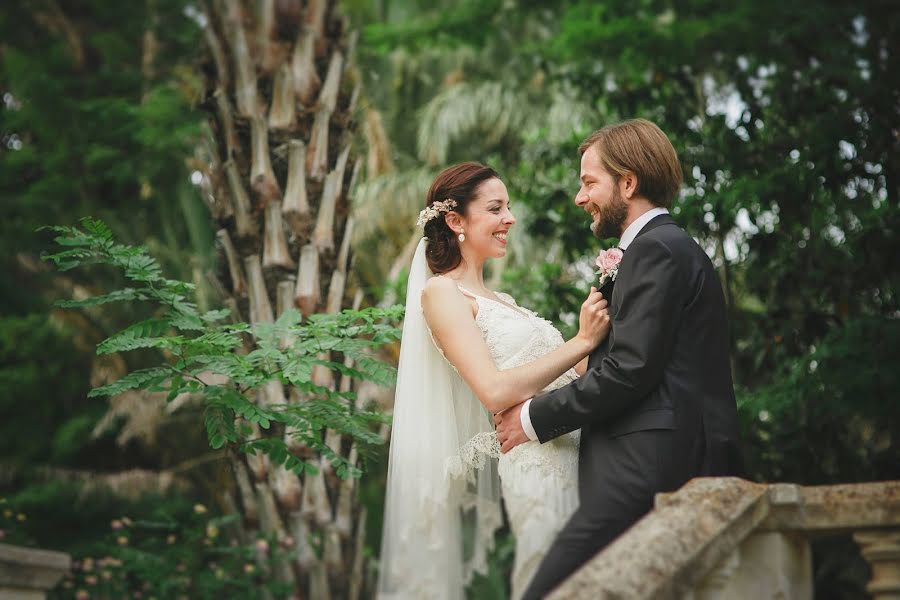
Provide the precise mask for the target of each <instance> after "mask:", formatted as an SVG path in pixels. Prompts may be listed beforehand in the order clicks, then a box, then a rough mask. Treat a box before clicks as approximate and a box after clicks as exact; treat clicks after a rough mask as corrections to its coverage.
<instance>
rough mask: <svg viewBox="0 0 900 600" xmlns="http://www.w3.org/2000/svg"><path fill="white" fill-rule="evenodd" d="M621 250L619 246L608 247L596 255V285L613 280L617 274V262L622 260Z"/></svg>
mask: <svg viewBox="0 0 900 600" xmlns="http://www.w3.org/2000/svg"><path fill="white" fill-rule="evenodd" d="M622 256H623V252H622V249H621V248H610V249H609V250H603V251H602V252H600V254H598V255H597V261H596V264H597V266H598V267H599V268H600V270H599V271H597V272H596V274H597V275H599V276H600V281H599V283H598V285H600V286H602V285H603V284H604V283H606V282H607V281H609V280H612V281H615V280H616V275H618V274H619V263H620V262H621V261H622Z"/></svg>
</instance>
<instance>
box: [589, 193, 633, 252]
mask: <svg viewBox="0 0 900 600" xmlns="http://www.w3.org/2000/svg"><path fill="white" fill-rule="evenodd" d="M597 214H598V215H599V218H598V219H597V220H596V221H595V222H594V226H593V227H591V230H592V231H593V232H594V235H595V236H597V238H599V239H601V240H605V239H606V238H613V237H619V236H621V235H622V230H623V225H625V219H627V218H628V205H627V204H626V203H625V201H624V200H622V195H621V194H620V193H619V187H618V186H616V187H614V188H613V195H612V198H610V200H609V202H607V203H606V204H603V205H602V206H598V207H597Z"/></svg>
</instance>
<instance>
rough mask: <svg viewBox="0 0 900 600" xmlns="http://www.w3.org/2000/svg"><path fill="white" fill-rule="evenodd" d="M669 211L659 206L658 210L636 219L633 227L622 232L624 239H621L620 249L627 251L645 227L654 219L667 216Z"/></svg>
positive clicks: (655, 209)
mask: <svg viewBox="0 0 900 600" xmlns="http://www.w3.org/2000/svg"><path fill="white" fill-rule="evenodd" d="M667 214H669V211H668V210H667V209H665V208H663V207H661V206H657V207H656V208H651V209H650V210H648V211H647V212H645V213H644V214H642V215H641V216H639V217H638V218H637V219H635V220H634V221H633V222H632V223H631V225H629V226H628V227H626V228H625V231H623V232H622V237H620V238H619V248H621V249H622V250H625V249H626V248H628V246H630V245H631V242H633V241H634V238H636V237H637V234H639V233H640V232H641V229H643V228H644V225H646V224H647V223H649V222H650V221H651V220H652V219H653V217H657V216H659V215H667Z"/></svg>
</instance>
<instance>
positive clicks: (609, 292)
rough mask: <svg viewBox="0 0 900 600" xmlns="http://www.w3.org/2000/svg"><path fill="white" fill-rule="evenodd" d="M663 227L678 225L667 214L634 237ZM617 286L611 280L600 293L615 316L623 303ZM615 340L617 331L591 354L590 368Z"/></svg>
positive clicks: (610, 333) (652, 221)
mask: <svg viewBox="0 0 900 600" xmlns="http://www.w3.org/2000/svg"><path fill="white" fill-rule="evenodd" d="M661 225H676V226H677V223H675V220H674V219H673V218H672V217H671V216H670V215H667V214H662V215H657V216H655V217H653V218H652V219H650V221H648V222H647V224H646V225H644V227H643V228H642V229H641V230H640V231H639V232H638V233H637V235H636V236H634V239H635V240H636V239H637V238H639V237H640V236H642V235H644V234H645V233H647V232H649V231H653V230H654V229H656V228H657V227H660V226H661ZM631 243H632V244H634V240H632V242H631ZM629 247H631V245H629ZM628 252H629V251H628V250H627V249H626V250H625V253H626V254H627V253H628ZM623 260H624V258H623ZM620 276H621V274H619V276H617V277H616V279H619V277H620ZM615 285H616V282H615V281H613V280H610V281H607V282H606V283H605V284H603V287H601V288H600V292H601V293H602V294H603V297H604V298H606V300H607V301H608V302H609V308H610V314H613V315H614V314H615V313H616V312H617V311H618V305H619V303H620V302H621V301H622V299H621V298H617V297H616V296H615V294H614V293H613V291H614V288H615ZM614 299H615V302H614V301H613V300H614ZM613 339H615V331H614V330H610V332H609V335H608V336H607V337H606V339H604V340H603V342H602V343H600V345H599V346H597V347H596V348H595V349H594V351H593V352H592V353H591V355H590V358H589V359H588V366H589V367H591V368H593V367H594V366H596V365H598V364H599V363H600V361H601V360H602V359H603V357H605V356H606V355H607V353H608V352H609V348H610V346H611V345H612V341H613Z"/></svg>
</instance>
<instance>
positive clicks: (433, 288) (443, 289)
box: [422, 275, 478, 317]
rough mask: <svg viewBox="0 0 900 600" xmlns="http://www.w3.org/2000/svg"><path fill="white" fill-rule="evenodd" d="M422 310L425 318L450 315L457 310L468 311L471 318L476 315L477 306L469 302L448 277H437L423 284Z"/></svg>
mask: <svg viewBox="0 0 900 600" xmlns="http://www.w3.org/2000/svg"><path fill="white" fill-rule="evenodd" d="M422 309H423V310H424V311H425V314H426V317H427V316H428V315H429V314H431V315H432V316H436V315H438V314H441V315H444V316H446V315H451V314H454V313H455V311H457V310H468V311H470V312H471V314H472V316H474V315H475V314H477V310H478V308H477V306H475V303H474V302H473V301H471V300H469V299H468V298H467V297H466V295H465V294H463V293H462V291H461V290H460V289H459V287H458V286H457V285H456V282H455V281H454V280H452V279H450V278H449V277H444V276H441V275H437V276H435V277H432V278H431V279H429V280H428V281H427V282H426V283H425V287H424V288H423V289H422Z"/></svg>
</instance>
